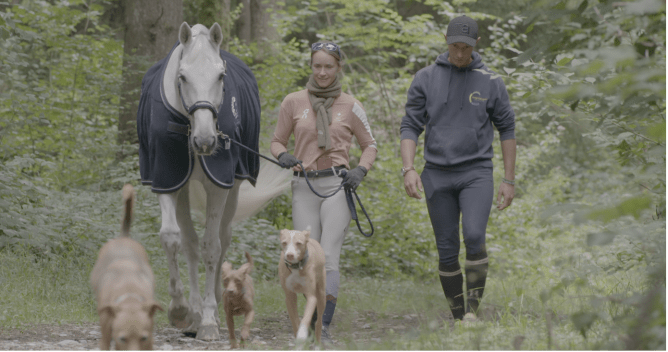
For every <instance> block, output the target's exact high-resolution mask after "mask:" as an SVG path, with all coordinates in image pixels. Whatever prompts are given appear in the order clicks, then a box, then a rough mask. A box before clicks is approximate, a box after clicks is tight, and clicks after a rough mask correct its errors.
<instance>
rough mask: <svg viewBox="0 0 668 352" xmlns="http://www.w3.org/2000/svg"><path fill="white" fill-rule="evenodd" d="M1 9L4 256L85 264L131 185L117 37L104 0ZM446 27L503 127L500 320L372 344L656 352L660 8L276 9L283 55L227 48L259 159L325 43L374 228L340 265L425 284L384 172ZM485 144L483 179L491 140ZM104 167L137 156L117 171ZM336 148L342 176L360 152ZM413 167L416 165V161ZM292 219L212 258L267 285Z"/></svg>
mask: <svg viewBox="0 0 668 352" xmlns="http://www.w3.org/2000/svg"><path fill="white" fill-rule="evenodd" d="M209 3H212V2H210V1H208V0H188V1H185V2H184V10H185V18H186V19H187V21H189V22H192V23H195V22H199V23H207V24H208V25H210V23H208V21H209V20H211V21H213V20H216V21H219V22H221V24H223V27H224V30H226V32H225V33H230V32H231V31H230V28H231V27H229V25H230V23H232V21H233V20H234V19H235V18H236V17H235V16H238V14H239V8H238V7H237V8H236V9H233V12H232V13H231V14H228V15H229V16H228V17H229V18H227V19H223V18H219V16H221V15H220V13H221V12H220V8H219V7H217V6H219V5H220V4H219V3H216V4H214V5H215V6H213V7H209V6H206V5H207V4H209ZM1 6H2V10H0V37H1V38H2V41H0V66H1V67H2V69H0V140H1V141H2V142H1V143H0V255H2V256H3V257H2V258H0V259H2V260H5V258H9V257H11V256H13V255H14V256H20V257H21V258H26V260H27V261H28V262H34V263H36V265H38V266H37V267H38V268H42V267H45V266H46V267H48V263H55V264H56V265H59V263H63V262H65V263H66V262H68V261H69V262H71V263H76V265H84V266H85V265H90V263H92V262H93V261H94V256H95V253H96V252H97V250H98V249H99V247H100V245H101V244H102V243H103V242H104V241H106V240H107V239H108V238H111V237H113V236H115V234H116V233H117V231H118V217H119V214H120V206H121V205H120V194H119V193H118V190H119V189H120V186H121V185H122V184H123V183H127V182H130V183H135V184H136V181H137V179H138V168H137V157H136V146H127V145H126V146H119V145H118V144H117V142H116V141H117V127H116V126H117V118H118V112H119V110H120V109H122V107H119V104H120V102H119V99H118V96H119V91H120V85H119V83H120V82H121V77H122V62H121V60H122V57H123V55H122V45H123V43H122V41H119V40H117V39H116V38H115V37H114V35H113V33H112V31H111V30H110V29H109V28H108V27H106V26H105V25H103V24H102V23H103V22H102V20H101V18H102V15H103V12H104V9H105V8H104V3H102V5H100V4H98V3H96V2H93V3H91V4H90V5H89V6H88V7H86V6H83V5H82V4H81V2H76V1H70V2H46V1H39V2H35V1H24V2H20V3H19V4H15V5H1ZM471 10H474V11H479V12H473V11H471ZM460 13H467V14H469V15H470V16H471V17H474V18H476V19H477V20H478V21H479V23H480V24H481V28H480V29H481V30H480V32H481V37H482V40H481V44H480V46H479V47H477V48H476V50H477V51H478V52H480V54H481V55H482V56H483V59H484V62H485V63H486V64H487V65H488V66H489V67H490V68H491V69H492V70H494V71H495V72H496V74H497V78H498V79H503V80H504V82H505V84H506V86H507V88H508V91H509V93H510V96H511V102H512V105H513V108H514V110H515V112H516V116H517V119H516V135H517V142H518V154H517V168H516V174H517V186H516V198H515V200H514V202H513V205H512V206H511V207H510V208H508V209H506V210H504V211H502V212H499V211H496V210H495V209H493V210H492V215H491V217H490V222H489V226H488V229H487V232H488V236H487V246H488V252H489V253H490V258H491V262H490V265H491V267H490V272H492V273H493V274H492V275H491V276H490V281H489V282H490V284H489V288H488V289H486V291H485V292H486V295H487V296H486V297H487V298H486V302H485V304H488V305H489V306H490V307H496V308H494V309H495V310H494V314H495V315H494V316H495V317H496V319H498V320H497V321H501V322H503V323H502V325H503V326H502V328H498V329H496V330H495V329H494V328H493V327H489V328H485V329H483V330H480V331H481V332H482V331H484V332H485V334H486V335H485V336H482V333H481V332H480V333H479V334H478V335H475V334H473V335H471V339H470V341H477V342H475V343H474V342H472V343H473V345H470V344H467V343H468V342H466V343H464V342H461V341H460V340H461V339H460V338H459V337H460V336H461V334H464V333H466V332H457V333H452V331H450V330H448V331H447V333H446V334H443V331H438V330H433V328H432V327H430V326H431V325H429V324H423V325H422V326H421V328H422V331H421V333H420V338H419V339H414V340H409V341H403V340H401V341H395V340H391V342H389V343H391V345H388V347H390V348H393V349H396V348H397V347H399V348H402V347H403V348H422V349H433V348H442V346H444V345H448V346H459V347H461V348H463V349H464V348H466V349H474V348H480V346H483V347H484V346H487V345H486V344H488V343H491V342H490V341H491V340H493V339H497V340H498V339H502V338H506V339H507V338H508V337H507V335H508V334H509V333H510V334H515V335H522V334H525V331H529V332H528V333H526V338H527V342H526V343H525V346H524V347H526V348H532V349H553V348H569V349H581V348H583V346H584V348H586V349H620V348H622V349H665V212H666V202H665V194H666V187H665V179H666V176H665V170H666V163H665V144H666V124H665V111H666V102H665V95H666V91H665V84H666V83H665V72H666V67H665V63H666V53H665V42H666V40H665V3H664V2H660V1H658V0H642V1H635V2H625V3H615V2H610V1H602V0H600V1H595V0H584V1H580V0H564V1H560V2H558V3H554V2H550V1H545V0H532V1H520V0H518V1H488V0H485V1H482V2H472V1H453V2H443V1H436V0H397V1H386V0H371V1H362V2H360V1H356V2H354V1H345V0H312V1H309V2H302V1H296V0H290V1H286V2H285V6H284V7H283V8H282V9H281V10H280V11H276V12H275V13H274V14H273V17H272V21H273V22H274V24H275V25H276V27H277V30H278V33H279V34H280V35H281V36H283V38H284V40H283V41H277V42H272V43H251V44H249V45H245V44H243V43H241V41H240V40H239V39H238V38H235V37H229V36H227V35H226V36H225V37H226V38H225V45H226V50H228V51H230V52H232V53H234V54H235V55H237V56H238V57H240V58H241V59H242V60H244V61H245V62H246V63H247V64H249V66H250V67H251V69H252V70H253V72H254V74H255V76H256V78H257V80H258V85H259V87H260V95H261V103H262V110H263V116H262V126H261V131H262V132H261V133H262V135H261V150H262V151H263V152H264V153H265V154H266V153H267V150H268V149H269V141H270V140H271V136H272V134H273V130H274V127H275V121H276V117H277V116H278V110H279V106H280V103H281V101H282V99H283V97H284V96H285V95H287V94H288V93H290V92H294V91H297V90H299V89H303V87H302V86H303V84H304V82H305V79H306V77H307V76H308V74H309V73H310V71H309V68H308V62H309V57H310V56H309V55H310V51H309V44H310V43H311V42H313V41H317V40H334V41H336V42H337V43H339V44H340V45H341V47H342V50H343V53H344V59H345V66H344V74H345V77H344V82H343V83H344V89H345V91H346V92H348V93H350V94H352V95H353V96H355V97H356V98H357V99H359V100H360V101H361V102H362V103H363V104H364V107H365V109H366V111H367V115H368V116H369V120H370V123H371V127H372V130H373V133H374V137H375V138H376V139H377V141H378V143H379V153H378V157H377V160H376V162H375V164H374V167H373V169H372V170H371V171H370V172H369V175H368V176H367V177H366V178H365V180H364V182H363V183H362V186H361V187H360V188H359V189H358V193H359V195H360V197H361V199H362V202H363V203H364V205H365V207H366V209H367V211H368V213H369V215H370V217H371V219H372V221H373V223H374V226H375V229H376V233H375V235H374V236H373V237H372V238H366V237H364V236H362V235H361V234H359V232H358V231H357V230H356V228H355V224H354V223H351V225H350V226H351V228H350V234H349V235H348V236H347V238H346V240H345V243H344V248H343V254H342V260H341V267H342V270H343V272H344V274H347V275H349V276H352V275H356V276H370V277H377V278H383V279H384V280H386V279H391V278H405V277H412V278H415V279H417V280H424V282H431V281H432V280H434V278H435V276H434V275H435V270H436V263H437V259H436V258H437V254H436V251H435V244H434V240H433V233H432V230H431V226H430V221H429V216H428V214H427V209H426V205H425V204H424V201H418V200H414V199H410V198H407V196H406V195H405V191H404V189H403V184H402V179H401V176H400V174H399V172H398V170H399V169H400V167H401V159H400V157H399V153H398V151H399V125H400V121H401V117H402V116H403V114H404V112H403V106H404V104H405V102H406V100H405V99H406V90H407V89H408V87H409V85H410V83H411V81H412V78H413V75H414V74H415V73H416V72H417V71H418V70H419V69H421V68H423V67H426V66H427V65H429V64H431V63H433V62H434V60H435V58H436V57H437V56H438V55H439V54H440V53H442V52H443V51H445V50H446V45H445V40H444V39H443V36H442V33H444V32H445V29H446V24H447V21H448V20H449V19H450V18H452V17H455V16H457V15H459V14H460ZM269 53H270V54H269ZM128 148H129V149H128ZM495 150H496V152H497V155H496V156H495V157H494V159H493V161H494V165H495V169H494V179H495V181H496V182H497V183H498V180H499V179H500V178H501V176H502V175H503V167H502V165H503V164H502V160H501V156H500V155H499V154H500V153H499V151H500V148H499V146H498V143H497V145H495ZM118 153H122V154H130V155H135V156H131V157H128V158H126V159H124V160H123V161H117V160H116V155H117V154H118ZM351 154H352V155H353V157H352V159H351V164H352V166H355V165H356V163H357V161H358V160H359V155H360V150H359V148H357V147H356V146H353V148H352V150H351ZM416 161H417V162H418V165H417V166H418V169H421V167H420V163H421V162H422V150H421V147H420V148H419V150H418V155H417V156H416ZM496 187H498V184H497V185H496ZM137 204H138V205H137V207H136V213H135V224H134V227H133V236H137V238H138V239H139V240H140V241H141V242H142V243H143V244H145V246H146V247H147V250H148V251H149V254H150V255H151V258H152V260H154V266H156V267H159V268H164V265H165V260H164V254H163V251H162V249H161V247H160V244H159V239H158V230H159V223H160V211H159V207H158V205H157V201H156V197H155V196H154V195H153V194H151V192H150V191H149V190H148V189H146V188H142V187H138V192H137ZM358 216H359V217H360V221H361V223H362V227H363V228H364V229H365V231H368V230H369V228H368V224H366V222H365V217H364V214H362V213H361V211H359V209H358ZM291 223H292V221H291V196H290V195H289V194H286V195H282V196H280V197H278V198H276V199H275V200H274V201H272V202H271V203H270V205H269V206H268V207H266V208H265V209H264V210H263V211H262V212H260V213H259V214H258V215H257V216H256V217H254V218H251V219H249V220H247V221H245V222H243V223H240V224H237V225H236V226H235V228H234V231H235V236H234V238H233V242H232V246H231V248H230V250H229V251H228V260H230V261H232V262H234V263H241V262H243V261H245V259H244V258H243V252H244V251H246V250H247V251H249V252H250V253H251V254H252V255H253V257H254V259H255V262H256V264H255V265H256V270H255V275H256V277H260V278H263V279H269V280H272V279H273V278H275V268H276V263H277V261H278V255H279V249H278V244H277V242H278V241H277V239H276V236H277V233H278V229H281V228H289V227H291ZM199 230H200V231H201V229H199ZM463 254H464V253H463V252H462V253H461V255H462V256H463ZM79 259H81V262H79V261H78V260H79ZM85 263H89V264H85ZM63 267H65V268H66V270H69V269H67V268H68V266H67V265H63ZM40 270H41V269H40ZM160 270H162V269H160ZM160 270H159V271H158V275H166V273H165V272H164V270H163V271H160ZM7 275H10V274H7ZM11 275H18V274H16V273H14V274H11ZM54 275H55V274H54ZM59 275H60V274H59ZM63 275H64V274H63ZM367 286H368V285H367ZM371 286H373V285H371ZM367 288H368V287H365V290H366V289H367ZM532 288H535V289H532ZM165 289H166V288H165V286H161V288H160V290H163V291H164V290H165ZM437 291H438V290H437ZM77 292H79V291H77ZM160 294H162V295H164V296H165V297H166V293H165V292H162V291H161V293H160ZM31 295H32V296H31ZM31 295H28V297H42V296H41V295H42V293H39V294H31ZM439 295H440V294H439ZM439 295H435V296H438V297H440V296H439ZM61 298H62V297H61ZM424 299H427V298H424ZM429 300H430V301H432V300H434V298H433V297H432V298H429ZM422 308H424V307H422ZM422 308H421V309H422ZM374 309H379V310H380V309H383V308H382V307H375V308H374ZM426 309H428V308H426ZM0 313H2V314H3V316H6V314H5V313H3V312H0ZM551 324H554V325H551ZM425 325H426V326H425ZM545 325H547V326H548V334H547V336H548V337H547V338H546V337H545V331H544V328H545ZM527 329H528V330H527ZM549 329H553V330H552V331H550V330H549ZM553 334H554V338H553V339H551V338H550V337H549V336H552V335H553ZM476 336H477V337H476ZM467 341H468V340H467ZM565 341H571V342H565ZM476 343H477V345H476ZM520 344H521V342H520ZM490 346H494V348H497V346H498V345H490ZM510 346H511V344H510V342H508V344H507V346H506V345H503V347H498V348H504V349H505V348H510ZM527 346H530V347H527ZM374 348H375V347H374Z"/></svg>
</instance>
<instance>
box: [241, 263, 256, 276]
mask: <svg viewBox="0 0 668 352" xmlns="http://www.w3.org/2000/svg"><path fill="white" fill-rule="evenodd" d="M252 270H253V266H252V265H251V264H250V263H244V264H243V265H242V266H241V267H239V271H241V272H243V273H244V275H250V273H251V271H252Z"/></svg>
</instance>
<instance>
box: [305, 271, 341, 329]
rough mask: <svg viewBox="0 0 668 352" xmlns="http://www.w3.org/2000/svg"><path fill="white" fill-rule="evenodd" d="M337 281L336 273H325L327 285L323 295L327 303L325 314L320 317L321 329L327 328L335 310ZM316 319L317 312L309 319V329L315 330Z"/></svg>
mask: <svg viewBox="0 0 668 352" xmlns="http://www.w3.org/2000/svg"><path fill="white" fill-rule="evenodd" d="M339 280H340V275H339V272H338V271H328V272H327V284H326V285H325V294H326V296H327V301H326V302H325V312H324V313H323V315H322V326H323V328H327V327H329V324H330V323H331V322H332V318H333V317H334V310H335V309H336V299H337V297H338V295H339ZM317 319H318V310H317V309H316V311H315V312H314V313H313V317H312V318H311V329H315V323H316V321H317Z"/></svg>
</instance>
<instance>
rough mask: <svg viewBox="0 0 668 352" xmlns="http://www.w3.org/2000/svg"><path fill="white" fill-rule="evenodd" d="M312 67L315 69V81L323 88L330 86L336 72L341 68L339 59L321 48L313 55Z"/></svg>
mask: <svg viewBox="0 0 668 352" xmlns="http://www.w3.org/2000/svg"><path fill="white" fill-rule="evenodd" d="M311 69H312V70H313V78H314V79H315V82H316V83H318V85H319V86H320V87H322V88H327V87H329V85H330V84H332V82H334V79H335V78H336V74H337V73H338V72H339V71H340V70H341V67H339V61H338V60H336V58H335V57H334V56H332V55H329V54H327V53H326V52H324V51H322V50H320V51H317V52H315V53H314V54H313V56H312V57H311Z"/></svg>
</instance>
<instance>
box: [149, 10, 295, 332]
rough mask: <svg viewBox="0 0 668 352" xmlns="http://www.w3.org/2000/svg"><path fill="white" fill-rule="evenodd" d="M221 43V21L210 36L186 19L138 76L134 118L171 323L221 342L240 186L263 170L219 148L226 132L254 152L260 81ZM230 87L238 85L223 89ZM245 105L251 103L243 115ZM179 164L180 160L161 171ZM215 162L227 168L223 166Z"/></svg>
mask: <svg viewBox="0 0 668 352" xmlns="http://www.w3.org/2000/svg"><path fill="white" fill-rule="evenodd" d="M222 39H223V36H222V31H221V28H220V26H219V25H218V24H217V23H215V24H214V25H213V26H212V27H211V28H210V29H207V28H206V27H204V26H202V25H199V24H198V25H195V26H193V27H192V28H190V26H188V24H187V23H185V22H184V23H183V24H182V25H181V28H180V30H179V42H180V43H179V44H178V45H177V46H176V47H174V49H172V52H171V53H170V55H169V56H168V57H167V58H166V59H165V60H162V61H161V62H159V63H158V64H156V65H155V66H154V67H152V68H151V69H150V70H149V71H148V72H147V74H146V75H145V76H144V80H143V81H142V97H141V99H140V104H139V105H140V106H139V111H138V115H137V116H138V117H137V123H138V126H137V129H138V134H139V140H140V166H141V173H142V182H143V183H144V184H151V186H152V190H153V191H154V192H156V193H158V201H159V203H160V210H161V212H162V226H161V228H160V241H161V243H162V247H163V249H164V250H165V252H166V254H167V263H168V266H169V276H170V279H169V294H170V296H171V298H172V299H171V302H170V304H169V310H168V318H169V321H170V323H171V324H172V325H174V326H176V327H178V328H182V329H185V331H187V332H192V333H194V332H196V333H197V338H198V339H202V340H218V339H219V338H220V333H219V325H220V318H219V316H218V303H219V302H220V301H221V298H222V285H221V282H220V280H221V275H220V274H221V264H222V263H223V259H224V257H225V253H226V251H227V248H228V247H229V245H230V242H231V236H232V235H231V223H232V219H233V217H234V215H235V212H236V209H237V201H238V198H239V189H240V184H241V183H242V180H243V179H248V180H250V181H251V183H253V184H255V180H256V178H257V175H258V169H259V159H258V158H257V156H255V155H250V154H247V153H245V152H244V151H241V150H240V149H235V147H234V146H230V145H227V146H225V144H227V143H224V142H223V141H224V140H223V139H222V138H221V136H220V132H219V131H221V130H222V131H221V132H225V133H227V134H228V135H229V136H230V137H232V138H234V139H235V140H241V141H242V142H243V141H244V140H245V141H246V142H247V143H248V144H252V145H247V146H248V147H250V148H252V149H255V150H257V149H258V141H257V140H258V138H259V95H258V88H257V83H256V82H255V78H254V76H253V75H252V73H250V70H249V69H248V68H247V66H245V64H243V63H242V62H241V61H240V60H238V59H237V58H235V57H233V56H232V55H231V54H229V53H225V52H223V51H221V50H220V44H221V42H222ZM222 55H226V56H225V58H226V60H223V58H222V57H221V56H222ZM230 67H232V68H230ZM233 69H236V70H238V71H243V72H240V73H239V72H232V70H233ZM235 77H236V78H235ZM155 82H162V83H161V84H160V86H159V92H158V88H151V87H155ZM230 82H232V83H233V84H235V86H233V87H230V86H228V87H225V84H226V83H227V84H228V85H229V83H230ZM235 82H236V83H235ZM239 82H241V83H239ZM156 101H159V103H155V102H156ZM152 104H153V105H152ZM163 105H164V107H163ZM248 105H253V106H252V107H251V108H250V109H249V108H248ZM223 110H224V111H223ZM170 113H171V115H170V116H171V117H169V118H168V120H169V121H167V120H165V118H164V117H163V115H169V114H170ZM142 116H144V117H142ZM221 116H223V117H225V118H223V117H221ZM223 119H224V121H221V120H223ZM168 143H176V144H177V146H171V145H169V146H167V144H168ZM176 159H180V160H182V161H183V162H179V163H178V165H170V166H161V165H162V164H164V163H173V160H176ZM221 163H222V164H225V163H227V166H226V167H221V166H220V165H221ZM221 175H222V176H221ZM235 179H236V180H237V181H236V182H235ZM193 181H197V182H199V183H201V185H202V186H203V188H204V190H205V193H206V229H205V231H204V236H203V237H202V242H201V244H200V241H199V238H198V235H197V233H196V232H195V228H194V226H193V222H192V218H191V212H190V202H189V193H190V189H191V187H190V186H191V184H192V182H193ZM280 187H285V184H282V185H280ZM200 247H201V257H202V261H203V263H204V268H205V275H206V281H205V287H204V296H203V298H202V296H201V295H200V290H199V286H198V277H199V275H198V266H199V259H200ZM181 248H183V250H184V252H185V255H186V258H187V263H188V277H189V282H190V296H189V298H188V300H186V298H185V295H184V287H183V284H182V282H181V278H180V275H179V267H178V261H177V255H178V253H179V251H180V250H181Z"/></svg>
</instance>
